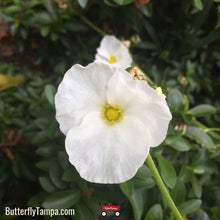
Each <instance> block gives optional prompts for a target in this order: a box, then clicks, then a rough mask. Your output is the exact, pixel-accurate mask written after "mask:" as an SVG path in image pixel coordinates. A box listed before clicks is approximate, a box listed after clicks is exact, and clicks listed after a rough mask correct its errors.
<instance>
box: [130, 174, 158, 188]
mask: <svg viewBox="0 0 220 220" xmlns="http://www.w3.org/2000/svg"><path fill="white" fill-rule="evenodd" d="M132 182H133V183H134V186H135V188H140V189H150V188H152V187H154V185H155V182H154V180H153V178H151V177H148V178H147V179H145V180H144V179H138V178H134V179H133V180H132Z"/></svg>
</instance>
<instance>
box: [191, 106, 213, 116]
mask: <svg viewBox="0 0 220 220" xmlns="http://www.w3.org/2000/svg"><path fill="white" fill-rule="evenodd" d="M189 111H190V114H191V115H193V116H195V117H203V116H206V115H210V114H214V113H215V112H216V108H214V107H213V106H211V105H206V104H203V105H198V106H196V107H194V108H192V109H190V110H189Z"/></svg>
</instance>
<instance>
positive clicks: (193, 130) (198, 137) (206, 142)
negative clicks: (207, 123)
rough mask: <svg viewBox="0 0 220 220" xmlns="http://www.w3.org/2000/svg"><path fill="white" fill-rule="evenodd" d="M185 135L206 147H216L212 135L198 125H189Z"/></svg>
mask: <svg viewBox="0 0 220 220" xmlns="http://www.w3.org/2000/svg"><path fill="white" fill-rule="evenodd" d="M185 135H186V136H187V137H188V138H190V139H192V140H194V141H196V142H197V143H198V144H200V145H201V146H202V147H204V148H207V149H215V145H214V143H213V141H212V139H211V138H210V136H209V135H208V134H206V133H205V132H204V131H203V130H201V129H199V128H197V127H193V126H187V129H186V133H185Z"/></svg>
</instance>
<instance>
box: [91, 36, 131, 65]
mask: <svg viewBox="0 0 220 220" xmlns="http://www.w3.org/2000/svg"><path fill="white" fill-rule="evenodd" d="M95 62H100V63H105V64H109V65H111V66H114V67H120V68H122V69H126V68H128V67H130V66H131V63H132V58H131V55H130V53H129V51H128V48H127V47H125V45H124V44H123V43H122V42H121V41H120V40H118V39H117V38H116V37H114V36H110V35H107V36H105V37H104V38H103V39H102V41H101V45H100V47H99V48H98V49H97V53H96V56H95Z"/></svg>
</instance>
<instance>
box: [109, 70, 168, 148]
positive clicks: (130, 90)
mask: <svg viewBox="0 0 220 220" xmlns="http://www.w3.org/2000/svg"><path fill="white" fill-rule="evenodd" d="M107 101H108V103H110V104H112V103H114V104H116V105H118V106H121V107H122V108H123V109H125V114H126V115H129V116H134V117H136V118H137V119H138V120H140V121H142V122H143V123H144V126H145V130H146V132H148V134H149V141H150V146H151V147H154V146H158V145H159V144H161V143H162V141H163V140H164V139H165V137H166V134H167V129H168V124H169V121H170V120H171V118H172V115H171V113H170V110H169V108H168V106H167V103H166V101H165V100H164V99H163V98H162V97H161V96H160V95H158V94H157V92H156V91H155V90H154V89H152V88H151V87H150V86H149V85H148V84H146V83H144V82H141V81H138V80H133V79H132V77H131V76H130V74H128V73H127V72H126V71H124V70H121V69H116V70H115V74H114V75H113V76H112V77H111V78H110V80H109V82H108V90H107Z"/></svg>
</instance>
